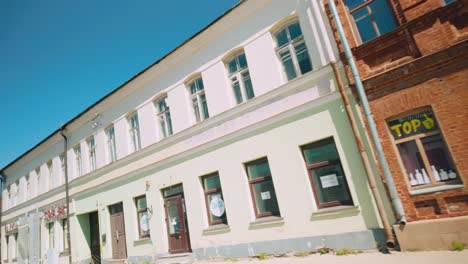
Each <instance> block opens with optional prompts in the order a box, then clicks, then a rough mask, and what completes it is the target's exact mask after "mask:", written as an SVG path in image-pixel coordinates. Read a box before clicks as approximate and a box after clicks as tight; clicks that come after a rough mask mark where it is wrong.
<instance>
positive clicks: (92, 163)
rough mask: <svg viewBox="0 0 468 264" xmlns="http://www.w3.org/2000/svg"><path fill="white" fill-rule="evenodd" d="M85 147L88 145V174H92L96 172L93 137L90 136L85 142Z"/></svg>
mask: <svg viewBox="0 0 468 264" xmlns="http://www.w3.org/2000/svg"><path fill="white" fill-rule="evenodd" d="M86 143H87V145H88V162H89V168H88V170H89V171H88V172H92V171H94V170H96V168H97V167H96V141H95V139H94V136H91V137H90V138H89V139H88V140H87V142H86Z"/></svg>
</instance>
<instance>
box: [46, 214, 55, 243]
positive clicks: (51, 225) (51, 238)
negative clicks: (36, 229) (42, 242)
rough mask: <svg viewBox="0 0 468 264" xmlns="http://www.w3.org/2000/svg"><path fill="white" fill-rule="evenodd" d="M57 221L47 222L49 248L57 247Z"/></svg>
mask: <svg viewBox="0 0 468 264" xmlns="http://www.w3.org/2000/svg"><path fill="white" fill-rule="evenodd" d="M54 228H55V223H54V221H51V222H48V223H47V235H48V238H49V241H48V242H49V243H48V248H50V249H53V248H55V230H54Z"/></svg>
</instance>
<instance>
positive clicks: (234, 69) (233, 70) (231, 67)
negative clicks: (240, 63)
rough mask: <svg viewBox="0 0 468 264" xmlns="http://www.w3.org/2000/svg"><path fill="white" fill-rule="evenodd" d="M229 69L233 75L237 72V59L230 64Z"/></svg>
mask: <svg viewBox="0 0 468 264" xmlns="http://www.w3.org/2000/svg"><path fill="white" fill-rule="evenodd" d="M228 68H229V73H233V72H236V71H237V63H236V58H234V59H233V60H231V61H230V62H229V64H228Z"/></svg>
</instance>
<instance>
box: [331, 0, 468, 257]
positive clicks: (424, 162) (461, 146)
mask: <svg viewBox="0 0 468 264" xmlns="http://www.w3.org/2000/svg"><path fill="white" fill-rule="evenodd" d="M325 2H327V1H325ZM467 2H468V1H466V0H458V1H456V0H367V1H366V0H336V1H335V3H336V5H337V9H338V14H339V16H340V18H341V21H342V24H343V27H344V29H345V33H346V36H347V39H348V42H349V44H350V46H351V49H352V52H353V55H354V58H355V60H356V63H357V66H358V68H359V73H360V75H361V79H362V81H363V84H364V87H365V90H366V93H367V96H368V99H369V103H370V107H371V109H372V111H373V114H374V120H375V122H376V124H377V129H378V132H379V136H380V138H381V142H382V146H383V148H384V153H385V156H386V158H387V161H388V163H389V166H390V170H391V173H392V176H393V179H394V181H395V185H396V188H397V191H398V194H399V196H400V198H401V200H402V203H403V207H404V211H405V214H406V216H407V221H408V224H407V225H406V226H404V227H400V226H395V232H396V234H397V238H398V240H399V242H400V245H401V247H402V249H408V250H409V249H431V248H447V247H450V244H451V243H452V242H464V243H467V244H468V27H467V24H468V7H467V5H468V3H467ZM326 7H328V5H327V4H326ZM329 17H330V21H331V23H332V27H333V28H335V27H336V25H335V24H334V21H333V20H332V18H331V15H330V16H329ZM335 36H336V39H337V42H338V43H340V41H339V37H338V34H337V33H336V31H335ZM339 46H340V45H339ZM340 49H341V51H343V49H342V47H341V46H340ZM343 61H345V59H344V56H343ZM348 76H349V80H350V81H351V83H353V81H352V76H351V74H348Z"/></svg>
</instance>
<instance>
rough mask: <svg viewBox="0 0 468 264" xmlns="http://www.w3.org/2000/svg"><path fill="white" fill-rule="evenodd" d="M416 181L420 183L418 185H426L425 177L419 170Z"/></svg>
mask: <svg viewBox="0 0 468 264" xmlns="http://www.w3.org/2000/svg"><path fill="white" fill-rule="evenodd" d="M416 180H417V181H418V184H424V179H423V176H422V174H421V173H420V172H419V170H416Z"/></svg>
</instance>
